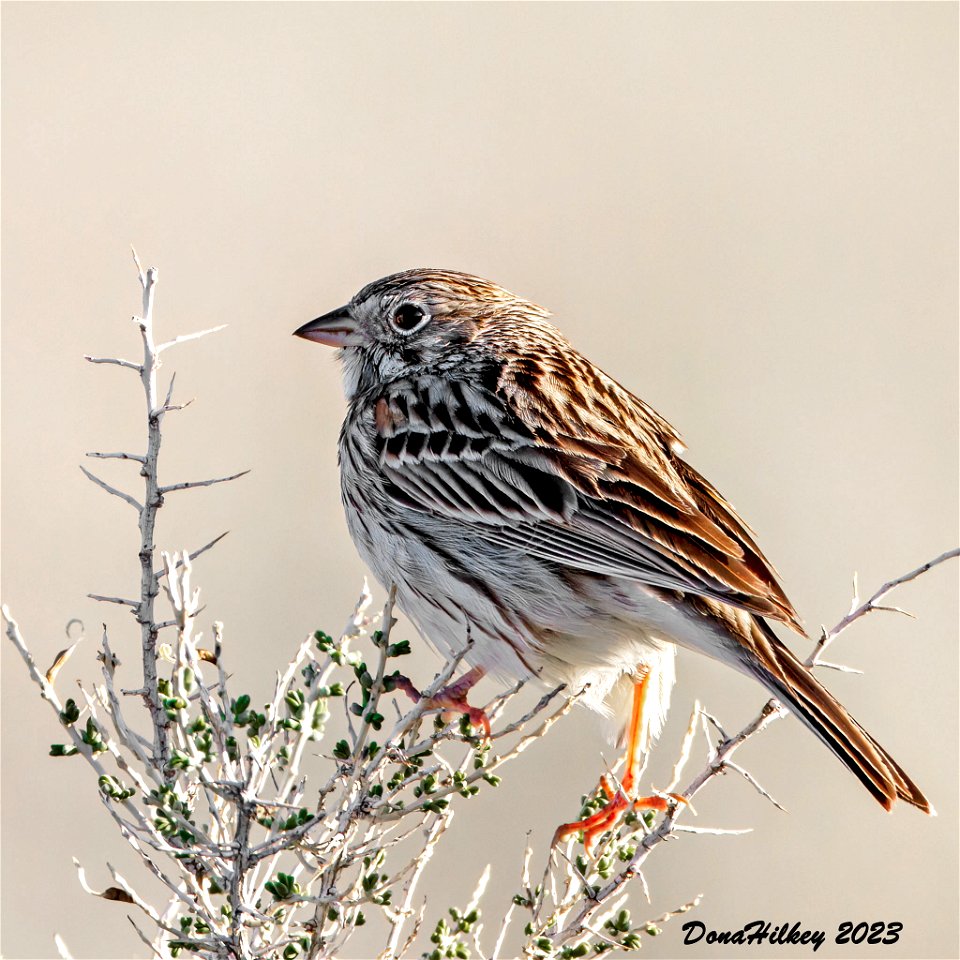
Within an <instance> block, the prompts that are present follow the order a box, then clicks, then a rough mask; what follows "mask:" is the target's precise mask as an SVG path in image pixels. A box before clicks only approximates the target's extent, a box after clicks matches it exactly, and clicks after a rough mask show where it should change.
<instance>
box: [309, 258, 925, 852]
mask: <svg viewBox="0 0 960 960" xmlns="http://www.w3.org/2000/svg"><path fill="white" fill-rule="evenodd" d="M550 317H551V314H550V313H549V312H548V311H547V310H545V309H544V308H543V307H540V306H538V305H537V304H535V303H532V302H530V301H529V300H525V299H523V298H521V297H518V296H515V295H514V294H512V293H510V292H508V291H507V290H504V289H503V288H502V287H500V286H498V285H497V284H495V283H492V282H490V281H488V280H483V279H481V278H479V277H475V276H471V275H469V274H466V273H459V272H456V271H452V270H439V269H416V270H408V271H405V272H403V273H397V274H393V275H391V276H388V277H384V278H383V279H381V280H376V281H374V282H373V283H370V284H368V285H367V286H365V287H364V288H363V289H362V290H360V292H359V293H357V294H356V295H355V296H354V297H353V299H351V300H350V302H349V303H348V304H347V305H346V306H343V307H340V308H339V309H337V310H333V311H332V312H330V313H326V314H324V315H323V316H321V317H318V318H317V319H316V320H311V321H310V322H309V323H306V324H304V325H303V326H301V327H300V328H299V329H297V330H296V331H295V334H296V336H299V337H303V338H305V339H307V340H312V341H314V342H316V343H321V344H325V345H327V346H331V347H336V348H338V356H339V359H340V361H341V364H342V371H343V383H344V390H345V394H346V400H347V413H346V417H345V419H344V422H343V426H342V429H341V431H340V440H339V462H340V480H341V495H342V500H343V506H344V509H345V512H346V519H347V524H348V527H349V530H350V533H351V535H352V537H353V540H354V543H355V544H356V547H357V549H358V551H359V553H360V555H361V557H362V559H363V561H364V562H365V563H366V565H367V566H368V567H369V568H370V570H371V571H372V572H373V574H374V575H375V576H376V578H377V579H378V580H379V581H380V583H381V584H382V585H383V586H384V587H385V588H389V587H391V586H395V588H396V602H397V605H398V606H399V607H400V609H401V610H403V611H404V613H405V614H406V615H407V616H408V617H409V619H410V620H411V621H412V622H413V624H414V625H415V627H416V628H417V629H418V631H419V632H420V633H421V634H422V635H423V636H424V637H425V638H427V639H428V640H429V641H430V642H431V643H432V644H433V645H434V646H435V647H436V648H437V649H438V650H440V651H441V652H442V653H444V654H446V655H452V654H453V653H454V652H455V651H457V650H459V649H460V648H462V647H463V645H464V642H465V640H466V638H467V637H469V638H470V639H471V641H472V642H471V644H470V647H469V652H468V655H467V657H468V662H470V663H471V665H472V669H471V670H470V671H469V672H468V673H467V674H466V676H464V677H463V678H461V679H460V680H459V681H457V683H455V684H453V685H451V687H449V688H447V690H446V691H443V692H441V694H440V695H438V696H437V697H436V698H434V703H433V704H431V706H435V707H439V708H446V709H459V710H463V711H464V712H466V713H467V714H468V716H469V718H470V720H471V722H473V723H474V724H478V723H479V724H481V725H483V724H484V722H485V719H486V718H485V717H484V716H483V714H482V711H480V710H478V709H477V708H474V707H471V706H470V705H469V704H468V703H467V700H466V694H467V691H468V690H469V688H470V686H472V684H473V683H475V682H476V681H477V680H478V679H479V678H480V677H481V676H483V675H484V674H485V673H491V674H493V675H496V676H500V677H504V678H505V677H510V678H527V677H533V678H536V679H538V680H539V681H541V682H543V683H545V684H550V685H559V684H565V685H566V688H567V689H568V690H571V691H580V690H585V691H586V692H585V694H584V702H585V703H586V705H587V706H589V707H591V708H593V709H594V710H596V711H598V712H600V713H602V714H604V715H606V716H609V717H611V718H612V719H613V721H614V725H615V727H616V729H617V730H618V731H619V739H620V741H621V742H623V743H625V745H626V765H625V773H624V776H623V777H622V780H621V781H620V783H619V785H618V786H617V787H616V788H613V787H611V786H610V784H609V782H607V781H606V780H603V781H602V782H601V783H602V786H603V789H604V790H605V792H606V797H607V803H606V805H605V806H604V807H603V808H602V809H601V810H599V811H598V812H597V813H594V814H592V815H591V816H589V817H586V818H584V819H582V820H577V821H573V822H571V823H568V824H563V825H562V826H561V827H560V828H559V829H558V831H557V835H556V839H561V838H563V837H566V836H568V835H570V834H572V833H574V832H577V831H583V833H584V836H585V840H586V842H587V845H588V847H589V845H590V843H591V842H592V841H593V840H594V839H595V838H596V837H597V836H599V835H601V834H602V833H603V832H605V831H607V830H609V829H610V828H612V826H613V825H614V824H615V823H616V822H617V821H618V819H619V818H620V817H621V816H622V814H623V812H624V811H625V810H626V809H628V808H636V807H647V808H654V809H666V807H667V806H668V805H669V804H670V803H672V802H675V799H680V798H675V799H674V798H665V797H662V796H653V797H639V796H637V792H636V788H637V779H638V777H639V772H640V768H641V762H642V759H643V757H644V756H645V755H646V752H647V751H648V750H649V748H650V745H651V744H652V742H653V741H654V740H655V738H656V737H657V736H658V735H659V733H660V731H661V729H662V726H663V723H664V720H665V716H666V712H667V708H668V706H669V701H670V694H671V689H672V687H673V684H674V679H675V651H676V648H677V647H683V648H685V649H688V650H693V651H696V652H698V653H702V654H706V655H707V656H709V657H712V658H713V659H715V660H719V661H720V662H722V663H724V664H726V665H728V666H730V667H732V668H733V669H734V670H737V671H739V672H740V673H743V674H746V675H747V676H750V677H753V678H754V679H755V680H757V681H759V683H760V684H761V685H762V686H763V687H764V688H765V689H766V690H767V692H768V693H769V694H771V695H772V696H773V697H775V698H776V699H777V700H779V701H780V703H781V704H783V705H784V706H786V707H787V708H788V709H789V710H790V712H792V713H793V714H795V715H796V716H797V717H798V718H799V719H800V720H801V721H802V722H803V723H804V724H805V725H806V726H807V727H808V728H809V729H810V730H812V731H813V733H815V734H816V735H817V736H818V737H819V738H820V739H821V740H822V741H823V742H824V743H825V744H826V745H827V746H828V747H829V748H830V750H832V751H833V753H834V754H835V755H836V756H837V757H839V759H840V760H841V762H842V763H843V764H845V765H846V766H847V767H848V768H849V769H850V770H851V771H852V772H853V774H854V775H855V776H856V777H857V778H858V779H859V780H860V782H861V783H862V784H863V785H864V787H865V788H866V789H867V790H868V791H869V792H870V794H871V795H872V796H873V797H874V798H875V799H876V800H877V801H878V802H879V803H880V804H881V805H882V806H883V807H884V808H885V809H887V810H890V809H891V807H892V806H893V804H894V802H895V801H897V800H904V801H906V802H907V803H908V804H911V805H913V806H915V807H918V808H919V809H920V810H923V811H924V812H927V813H930V812H931V807H930V804H929V802H928V800H927V798H926V797H925V796H924V795H923V793H922V791H921V790H920V789H919V787H917V786H916V784H915V783H914V782H913V781H912V780H911V779H910V777H909V776H908V775H907V774H906V772H905V771H904V770H903V768H902V767H901V766H900V765H899V764H898V763H897V762H896V761H895V760H894V759H893V757H891V756H890V754H889V753H888V752H887V751H886V750H884V748H883V747H882V746H880V744H879V743H877V741H876V740H875V739H874V738H873V737H872V736H870V734H869V733H867V731H866V730H864V728H863V727H862V726H861V725H860V724H859V723H858V722H857V721H856V720H855V719H854V718H853V717H852V716H851V715H850V713H849V712H848V711H847V710H846V709H845V708H844V707H843V705H842V704H841V703H840V702H839V701H838V700H837V699H836V698H835V697H834V696H833V695H832V694H831V693H830V692H829V691H828V690H827V689H826V688H825V687H824V686H823V685H822V684H821V683H820V682H819V680H817V678H816V677H815V676H814V675H813V674H812V673H811V671H810V670H809V669H808V668H807V667H805V666H804V665H803V664H802V663H801V662H800V660H798V658H797V657H796V656H795V655H794V654H793V653H792V652H791V651H790V649H789V648H788V647H787V646H786V645H785V644H784V643H783V642H782V641H781V640H780V639H779V638H778V637H777V635H776V634H775V633H774V630H773V628H772V626H771V623H781V624H784V625H785V626H786V627H789V628H790V629H792V630H794V631H795V632H796V633H798V634H800V635H801V636H805V634H804V631H803V627H802V626H801V622H800V619H799V617H798V615H797V612H796V611H795V609H794V607H793V605H792V604H791V602H790V600H789V599H788V598H787V595H786V594H785V593H784V590H783V588H782V587H781V585H780V582H779V579H778V575H777V573H776V571H775V570H774V568H773V567H772V566H771V564H770V563H769V561H768V560H767V559H766V557H765V556H764V555H763V553H762V552H761V550H760V548H759V546H758V545H757V543H756V541H755V539H754V537H755V535H754V533H753V531H752V530H751V529H750V527H748V526H747V524H746V523H745V522H744V521H743V520H742V519H740V517H739V516H738V515H737V513H736V511H735V510H734V509H733V507H731V505H730V504H729V503H728V502H727V501H726V500H725V499H724V497H723V496H722V495H721V494H720V493H719V492H718V491H717V490H716V489H715V488H714V487H713V486H712V485H711V484H710V483H709V482H708V481H707V480H706V479H704V477H702V476H701V475H700V474H699V473H698V472H697V471H696V470H695V469H694V468H693V467H692V466H690V465H689V464H688V463H687V462H686V460H685V459H683V453H684V446H683V443H682V441H681V439H680V436H679V434H678V433H677V432H676V431H675V430H674V428H673V427H672V426H671V425H670V424H669V423H668V422H667V421H666V420H665V419H664V418H663V417H661V416H660V415H659V414H658V413H657V412H656V411H655V410H653V409H652V408H651V407H650V406H649V405H648V404H646V403H644V401H642V400H640V399H639V398H638V397H636V396H634V395H633V394H632V393H630V392H629V391H628V390H626V389H625V388H624V387H622V386H621V385H620V384H619V383H617V382H616V381H615V380H614V379H612V378H611V377H609V376H608V375H607V374H606V373H604V372H603V371H602V370H600V369H599V368H598V367H597V366H595V365H594V364H593V363H591V362H590V361H589V360H588V359H587V358H586V357H584V356H583V355H582V354H580V353H578V352H577V351H576V350H575V349H574V348H573V346H571V344H570V343H569V342H568V341H567V340H566V339H565V338H564V336H563V335H562V334H561V333H560V331H559V330H558V329H557V328H556V327H555V326H554V325H553V323H552V322H551V319H550ZM410 692H411V694H412V695H416V694H417V691H416V690H415V688H412V687H411V688H410ZM487 729H489V728H488V727H487Z"/></svg>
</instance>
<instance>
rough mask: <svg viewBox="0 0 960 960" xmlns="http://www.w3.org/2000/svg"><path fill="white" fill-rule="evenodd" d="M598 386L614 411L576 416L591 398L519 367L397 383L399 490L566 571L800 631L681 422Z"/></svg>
mask: <svg viewBox="0 0 960 960" xmlns="http://www.w3.org/2000/svg"><path fill="white" fill-rule="evenodd" d="M584 362H585V361H584ZM597 376H601V377H602V375H599V372H597ZM598 384H599V387H600V388H602V389H601V393H602V394H603V395H602V396H601V400H600V405H601V408H602V411H603V414H604V416H599V415H598V414H597V411H595V410H586V411H583V410H579V409H578V410H576V411H574V412H572V408H573V407H575V406H576V405H577V404H578V403H579V404H580V405H581V406H582V404H583V403H584V402H585V400H584V397H583V396H582V395H573V391H572V390H571V391H569V392H568V393H563V392H562V388H563V384H562V383H561V382H559V381H557V380H554V381H553V386H552V392H550V391H547V392H544V391H543V390H542V389H541V390H540V391H539V392H538V393H537V395H536V397H533V396H523V395H521V388H520V387H519V386H518V384H517V383H515V382H511V381H510V377H509V371H508V370H505V371H503V372H501V375H500V383H499V386H498V389H497V390H496V392H494V391H492V390H489V389H486V388H484V387H479V386H475V385H473V384H471V383H468V382H466V381H463V380H461V381H457V380H453V379H450V378H449V377H446V378H441V377H435V378H420V379H418V380H417V381H416V382H415V383H414V382H410V381H403V382H401V383H394V384H392V385H391V386H390V387H389V388H388V389H387V391H386V392H385V393H384V395H383V396H382V397H381V398H380V399H379V400H378V402H377V404H376V411H375V417H374V421H375V429H376V436H375V444H376V449H377V452H378V456H379V460H380V466H381V469H382V470H383V472H384V474H385V477H386V479H387V481H388V483H387V491H388V495H389V496H392V497H394V498H395V499H397V500H399V501H401V502H403V503H404V504H405V505H406V506H408V507H412V508H413V509H417V510H421V511H424V512H427V513H431V514H436V515H441V516H444V517H448V518H450V519H454V520H457V521H458V522H461V523H464V524H468V525H469V526H470V527H471V528H472V529H473V530H474V531H475V532H477V533H479V534H480V535H481V536H483V537H484V538H486V539H488V540H490V541H491V542H494V543H498V544H501V545H503V546H508V547H511V548H515V549H519V550H525V551H527V552H529V553H530V554H533V555H535V556H539V557H541V558H543V559H544V560H547V561H550V562H552V563H556V564H559V565H561V566H564V567H568V568H572V569H576V570H581V571H585V572H590V573H596V574H602V575H606V576H616V577H624V578H627V579H631V580H636V581H638V582H641V583H644V584H648V585H650V586H655V587H659V588H662V589H666V590H679V591H683V592H685V593H693V594H697V595H700V596H704V597H708V598H711V599H714V600H721V601H723V602H725V603H730V604H732V605H734V606H737V607H741V608H743V609H746V610H749V611H751V612H753V613H758V614H761V615H763V616H768V617H773V618H775V619H779V620H782V621H784V622H785V623H787V624H789V625H790V626H792V627H794V628H795V629H797V630H798V631H800V632H802V629H801V627H800V624H799V619H798V618H797V615H796V612H795V611H794V609H793V607H792V606H791V604H790V601H789V600H788V599H787V597H786V595H785V594H784V592H783V590H782V588H781V587H780V585H779V583H778V581H777V575H776V572H775V571H774V569H773V567H772V566H771V565H770V564H769V562H768V561H767V560H766V558H765V557H764V556H763V554H762V553H761V552H760V550H759V548H758V547H757V545H756V543H755V541H754V538H753V534H752V531H751V530H750V528H749V527H748V526H747V525H746V524H745V523H744V522H743V521H742V520H741V519H740V518H739V517H738V516H737V514H736V512H735V511H734V510H733V508H732V507H731V506H730V505H729V504H728V503H727V502H726V501H725V500H724V499H723V497H722V496H721V495H720V494H719V493H718V492H717V491H716V490H715V489H714V488H713V487H712V486H711V485H710V484H709V483H708V482H707V481H706V480H704V479H703V477H701V476H700V474H699V473H697V471H696V470H694V468H693V467H691V466H690V465H689V464H687V463H686V462H684V461H683V460H681V459H680V457H679V454H678V453H677V450H678V449H679V440H678V436H677V434H676V433H675V432H674V431H673V429H672V428H671V427H670V426H669V424H666V421H663V420H662V419H661V418H659V417H658V416H657V415H656V414H655V413H653V411H651V410H650V408H649V407H647V406H646V405H645V404H642V402H641V401H639V400H638V399H637V398H635V397H633V396H632V395H631V394H629V393H628V392H627V391H626V390H624V389H623V388H622V387H620V386H619V385H618V384H616V383H614V382H613V381H611V380H609V378H605V377H603V378H602V379H600V380H596V381H595V382H594V384H593V386H594V388H595V389H597V388H598ZM541 386H542V385H541ZM573 425H575V427H576V429H575V430H574V429H572V426H573ZM574 433H576V435H575V436H574V435H573V434H574Z"/></svg>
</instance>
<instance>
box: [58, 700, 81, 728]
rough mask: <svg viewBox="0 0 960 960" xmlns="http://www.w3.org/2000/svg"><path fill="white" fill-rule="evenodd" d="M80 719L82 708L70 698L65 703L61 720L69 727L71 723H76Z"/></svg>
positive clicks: (61, 712)
mask: <svg viewBox="0 0 960 960" xmlns="http://www.w3.org/2000/svg"><path fill="white" fill-rule="evenodd" d="M79 719H80V708H79V707H78V706H77V704H76V702H75V701H74V700H68V701H67V702H66V703H65V704H64V705H63V710H61V711H60V722H61V723H62V724H63V725H64V726H65V727H69V726H70V725H71V724H73V723H76V722H77V721H78V720H79Z"/></svg>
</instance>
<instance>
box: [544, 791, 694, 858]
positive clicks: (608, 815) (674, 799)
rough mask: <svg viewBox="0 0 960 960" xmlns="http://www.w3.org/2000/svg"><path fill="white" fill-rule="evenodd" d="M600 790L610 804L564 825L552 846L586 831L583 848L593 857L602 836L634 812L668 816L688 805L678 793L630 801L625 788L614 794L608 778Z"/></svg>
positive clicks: (635, 798)
mask: <svg viewBox="0 0 960 960" xmlns="http://www.w3.org/2000/svg"><path fill="white" fill-rule="evenodd" d="M600 786H601V788H602V789H603V792H604V793H605V794H606V797H607V802H606V803H605V804H604V806H603V807H602V808H601V809H600V810H598V811H597V812H596V813H592V814H590V816H588V817H584V818H583V819H582V820H575V821H573V823H561V824H560V826H559V827H557V830H556V833H554V835H553V842H552V843H551V846H554V847H555V846H557V844H559V843H562V842H563V841H564V840H566V839H567V837H570V836H572V835H573V834H575V833H579V832H580V831H583V846H584V849H585V850H586V853H587V856H588V857H589V856H592V855H593V848H594V845H595V844H596V842H597V840H598V839H599V838H600V837H602V836H603V834H605V833H607V832H609V831H610V830H613V829H615V828H616V826H617V825H618V824H619V823H620V821H621V820H622V819H623V818H624V817H625V816H626V814H627V813H629V812H630V811H632V810H659V811H661V812H666V811H667V810H670V809H672V808H673V807H675V806H676V805H677V804H681V803H682V804H683V805H684V806H686V805H687V800H686V799H685V798H684V797H681V796H680V795H679V794H676V793H668V794H662V795H661V794H653V795H652V796H648V797H634V798H632V799H631V798H630V791H629V790H628V789H627V788H626V787H625V786H624V787H620V788H618V789H617V790H613V789H612V788H611V786H610V783H609V782H608V780H607V778H606V777H601V778H600Z"/></svg>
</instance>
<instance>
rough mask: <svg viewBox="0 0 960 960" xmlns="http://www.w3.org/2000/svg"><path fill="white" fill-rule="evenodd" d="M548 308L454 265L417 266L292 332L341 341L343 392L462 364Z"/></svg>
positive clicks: (485, 358)
mask: <svg viewBox="0 0 960 960" xmlns="http://www.w3.org/2000/svg"><path fill="white" fill-rule="evenodd" d="M548 316H549V314H548V313H547V311H546V310H544V309H543V308H542V307H539V306H537V305H536V304H534V303H531V302H530V301H528V300H523V299H521V298H520V297H517V296H515V295H514V294H512V293H510V292H509V291H507V290H504V289H503V288H502V287H499V286H497V284H495V283H491V282H490V281H489V280H483V279H481V278H480V277H474V276H471V275H470V274H467V273H458V272H456V271H453V270H432V269H417V270H407V271H405V272H403V273H396V274H393V275H391V276H389V277H384V278H383V279H382V280H376V281H374V282H373V283H370V284H367V286H365V287H364V288H363V289H362V290H361V291H360V292H359V293H357V294H356V296H354V297H353V299H351V301H350V302H349V303H348V304H347V305H346V306H343V307H340V308H339V309H337V310H333V311H331V312H330V313H326V314H324V315H323V316H322V317H318V318H317V319H316V320H311V321H310V322H309V323H305V324H304V325H303V326H302V327H300V328H299V329H297V330H295V331H294V334H295V335H296V336H298V337H303V338H305V339H307V340H313V341H315V342H317V343H322V344H326V345H327V346H331V347H339V348H340V357H341V359H342V360H343V361H344V379H345V384H346V390H347V395H348V396H353V395H354V394H356V393H357V392H359V391H362V390H364V389H366V388H367V387H370V386H374V385H379V384H383V383H388V382H390V381H392V380H396V379H398V378H402V377H410V376H416V375H418V374H420V373H424V372H431V373H440V374H442V373H445V372H453V371H458V372H459V371H464V370H465V369H466V368H470V367H473V368H475V367H477V366H483V365H485V364H487V363H489V362H490V361H492V360H493V359H494V358H495V357H496V356H497V355H498V353H500V352H501V350H500V348H502V347H503V345H504V343H505V342H509V343H511V344H512V345H513V346H514V347H516V346H517V345H518V343H519V342H520V341H521V340H523V339H524V338H525V337H524V334H525V333H529V332H531V329H532V328H533V327H540V326H541V325H543V326H544V327H546V328H549V329H551V330H553V327H552V325H551V324H550V323H549V322H548V321H547V319H546V318H547V317H548Z"/></svg>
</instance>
